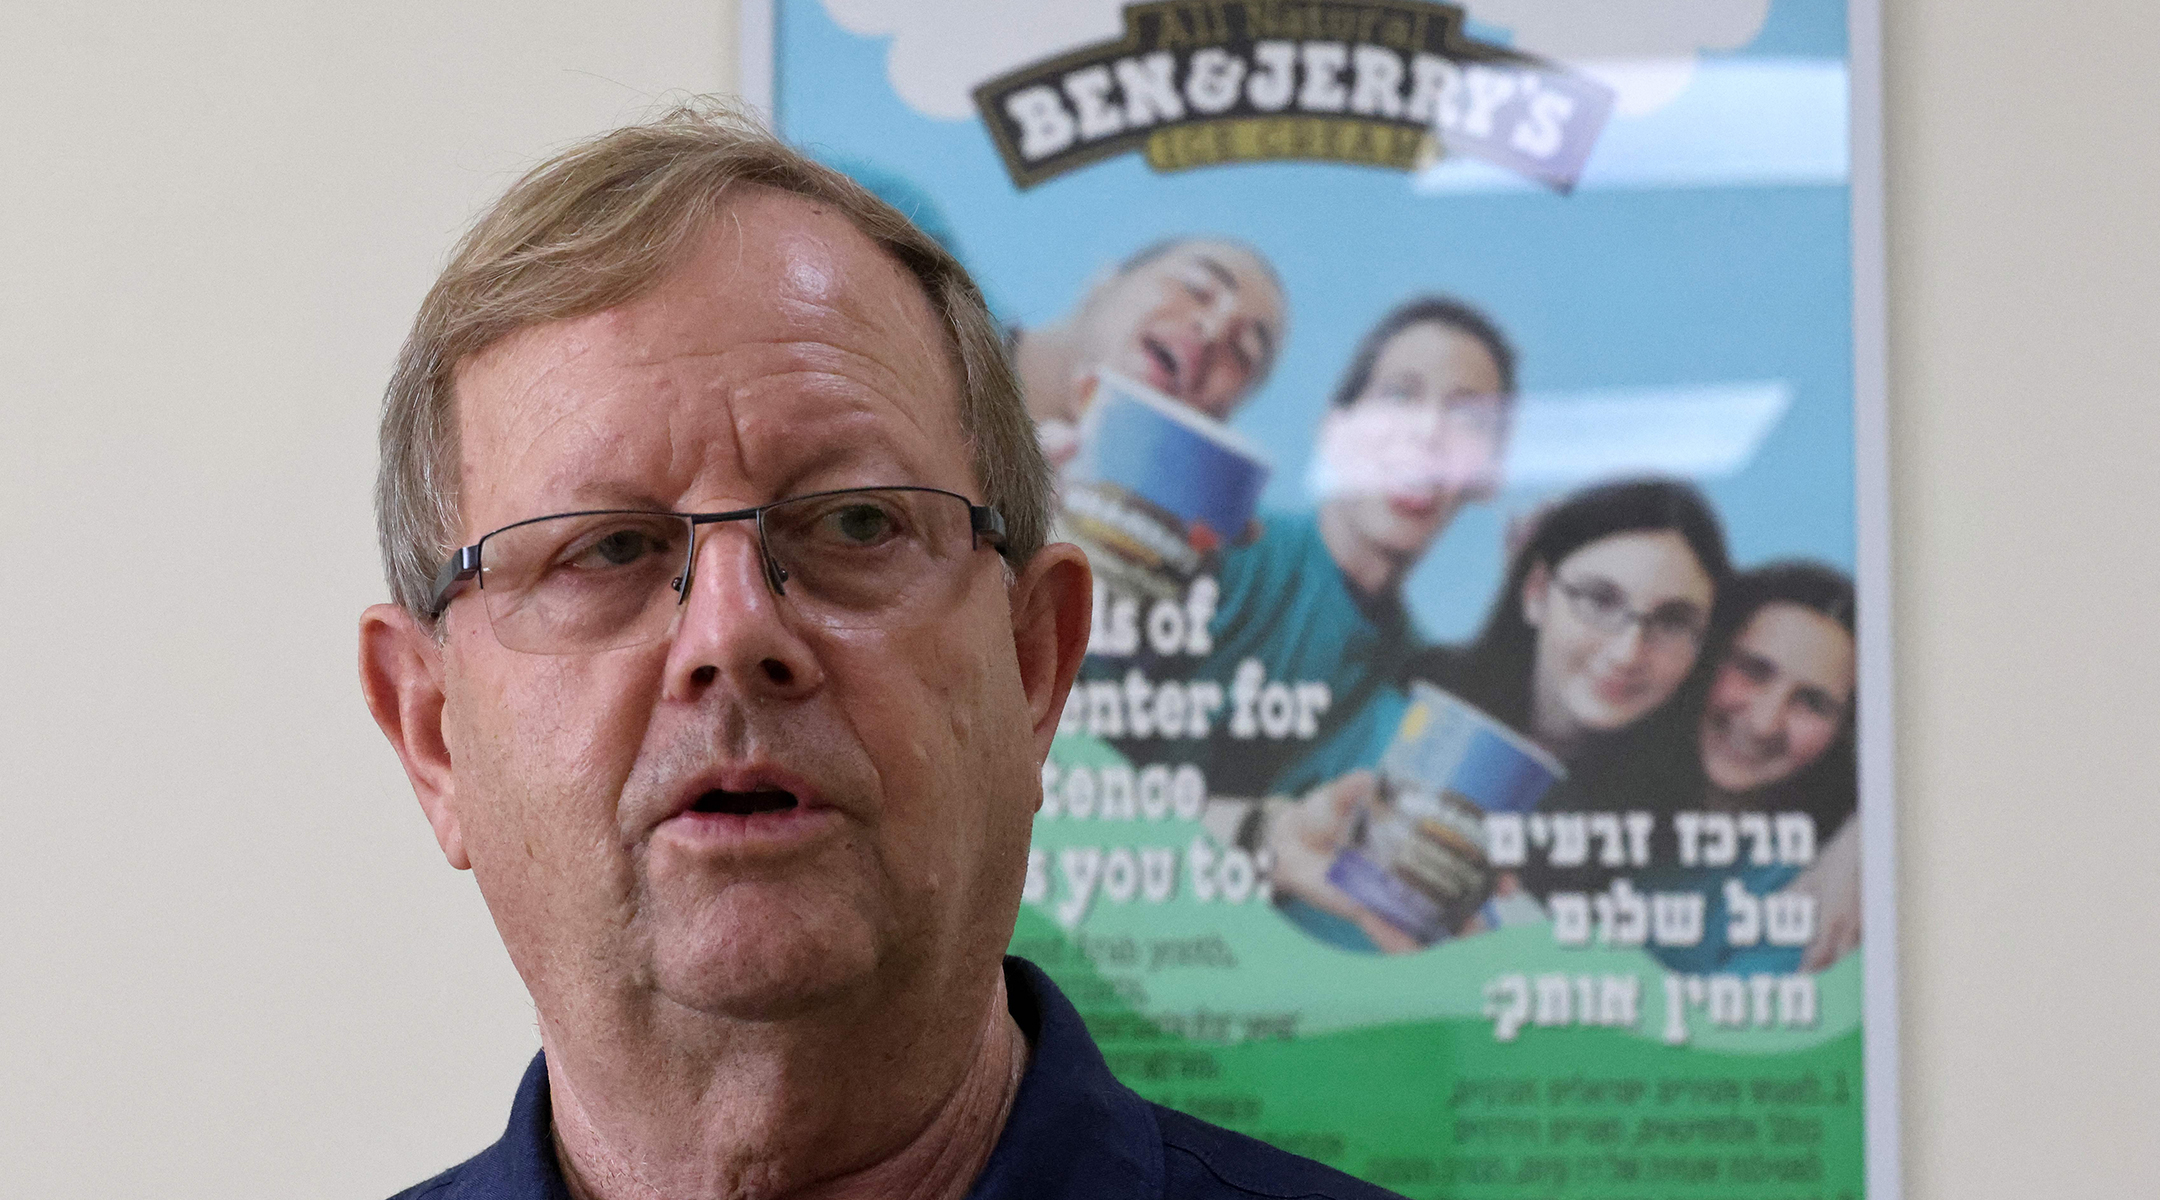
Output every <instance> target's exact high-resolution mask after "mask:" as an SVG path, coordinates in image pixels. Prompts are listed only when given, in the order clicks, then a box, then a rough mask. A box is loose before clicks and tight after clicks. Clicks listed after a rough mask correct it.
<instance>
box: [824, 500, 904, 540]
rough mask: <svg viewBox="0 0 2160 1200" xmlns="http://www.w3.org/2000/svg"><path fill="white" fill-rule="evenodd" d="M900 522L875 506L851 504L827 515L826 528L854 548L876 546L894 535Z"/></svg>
mask: <svg viewBox="0 0 2160 1200" xmlns="http://www.w3.org/2000/svg"><path fill="white" fill-rule="evenodd" d="M897 524H898V522H896V521H894V520H893V515H892V514H891V513H889V512H886V511H885V510H884V509H882V508H879V507H878V506H877V505H875V504H850V505H848V506H847V507H845V508H840V509H835V510H834V511H832V512H830V513H827V514H826V515H825V526H826V528H827V529H828V530H829V531H831V532H832V533H833V534H835V535H837V536H838V537H839V539H840V540H841V541H843V542H846V543H848V544H849V545H854V546H874V545H876V544H878V543H879V542H882V541H884V540H885V539H886V538H889V537H891V536H892V535H893V531H894V527H895V526H896V525H897Z"/></svg>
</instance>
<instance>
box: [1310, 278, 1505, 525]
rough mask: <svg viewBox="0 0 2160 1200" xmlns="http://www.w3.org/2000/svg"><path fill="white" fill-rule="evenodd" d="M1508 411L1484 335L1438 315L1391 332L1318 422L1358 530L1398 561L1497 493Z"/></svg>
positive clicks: (1331, 475)
mask: <svg viewBox="0 0 2160 1200" xmlns="http://www.w3.org/2000/svg"><path fill="white" fill-rule="evenodd" d="M1508 417H1509V412H1508V400H1507V398H1506V397H1505V396H1503V395H1502V394H1501V380H1500V365H1499V364H1498V363H1497V362H1495V361H1494V360H1493V355H1492V351H1491V350H1489V349H1487V348H1486V346H1485V343H1484V342H1482V341H1480V340H1478V339H1477V338H1475V337H1472V336H1470V335H1469V334H1467V333H1464V332H1462V331H1461V330H1459V329H1456V328H1455V327H1453V326H1451V325H1445V324H1441V323H1439V322H1433V321H1428V322H1422V323H1420V324H1416V325H1411V326H1409V327H1408V328H1406V329H1404V330H1402V331H1401V332H1400V333H1397V334H1396V335H1395V336H1394V337H1391V338H1389V339H1388V340H1387V342H1386V344H1384V345H1383V346H1381V348H1380V353H1379V355H1378V357H1376V358H1375V359H1374V360H1373V368H1372V374H1371V375H1370V376H1368V377H1367V379H1366V381H1365V386H1364V388H1363V389H1362V390H1361V391H1359V393H1358V395H1357V396H1356V398H1354V399H1353V400H1352V401H1351V402H1350V403H1349V404H1348V405H1347V406H1345V407H1342V408H1337V409H1333V410H1331V411H1330V412H1329V413H1328V415H1327V417H1326V419H1325V420H1324V421H1323V422H1322V424H1321V429H1320V447H1319V455H1320V458H1321V460H1322V463H1323V466H1324V469H1325V470H1326V471H1327V473H1328V483H1327V487H1328V489H1329V491H1330V492H1331V493H1332V495H1333V497H1334V498H1335V502H1336V503H1337V504H1338V505H1339V507H1340V510H1341V512H1342V513H1343V515H1344V516H1345V517H1346V518H1347V520H1346V522H1345V524H1346V526H1347V527H1348V529H1349V531H1350V532H1351V534H1352V535H1353V536H1355V537H1357V538H1358V539H1359V540H1361V541H1363V542H1366V543H1369V544H1371V545H1372V546H1374V547H1376V548H1378V549H1380V550H1382V551H1383V552H1385V553H1386V554H1387V555H1388V556H1390V557H1392V558H1395V559H1398V560H1414V559H1417V558H1419V557H1421V556H1423V555H1424V553H1425V551H1426V550H1427V549H1428V548H1429V547H1430V546H1431V545H1432V542H1433V539H1434V538H1436V537H1438V536H1439V535H1440V532H1441V531H1442V530H1444V529H1446V528H1447V525H1448V522H1449V521H1451V520H1453V519H1454V516H1455V513H1456V511H1457V510H1459V509H1460V508H1461V507H1462V506H1463V505H1464V504H1466V503H1469V502H1471V501H1473V500H1479V499H1483V498H1484V497H1486V496H1488V495H1490V494H1491V493H1492V491H1493V488H1494V486H1495V484H1496V483H1497V482H1498V480H1499V474H1500V456H1501V453H1502V451H1503V450H1504V449H1505V448H1506V440H1507V432H1508Z"/></svg>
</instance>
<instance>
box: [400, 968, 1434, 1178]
mask: <svg viewBox="0 0 2160 1200" xmlns="http://www.w3.org/2000/svg"><path fill="white" fill-rule="evenodd" d="M1005 985H1006V990H1007V992H1008V994H1009V995H1010V996H1011V1009H1012V1015H1013V1019H1014V1020H1015V1021H1017V1022H1018V1023H1019V1025H1020V1028H1021V1031H1022V1032H1024V1033H1026V1034H1027V1035H1028V1041H1029V1042H1030V1043H1032V1044H1033V1046H1034V1055H1033V1057H1032V1058H1031V1059H1030V1060H1029V1062H1028V1068H1027V1074H1026V1075H1024V1076H1022V1077H1021V1079H1020V1094H1019V1095H1018V1096H1015V1097H1014V1098H1013V1107H1012V1113H1011V1115H1010V1116H1009V1117H1007V1119H1006V1121H1005V1131H1004V1132H1003V1133H1002V1134H1000V1135H999V1136H998V1144H997V1148H996V1149H995V1150H993V1151H991V1153H990V1161H989V1162H988V1163H987V1164H986V1165H985V1166H984V1167H983V1173H982V1177H981V1178H980V1179H977V1180H976V1181H975V1186H974V1188H973V1189H972V1190H970V1191H969V1192H968V1197H969V1200H1061V1198H1066V1197H1070V1198H1071V1200H1103V1198H1104V1197H1124V1196H1130V1197H1146V1198H1148V1200H1154V1198H1156V1197H1161V1198H1162V1200H1188V1198H1191V1200H1234V1198H1239V1197H1268V1198H1270V1200H1291V1198H1293V1197H1321V1198H1325V1200H1386V1198H1389V1197H1394V1195H1395V1194H1394V1193H1393V1192H1388V1191H1383V1190H1381V1189H1380V1188H1376V1187H1374V1186H1372V1185H1371V1184H1369V1183H1364V1182H1362V1181H1360V1180H1357V1179H1353V1178H1351V1177H1350V1176H1348V1175H1345V1174H1343V1173H1342V1172H1340V1171H1337V1170H1334V1169H1332V1168H1329V1167H1324V1166H1322V1165H1320V1164H1319V1163H1316V1162H1313V1161H1311V1160H1310V1159H1304V1158H1299V1157H1298V1156H1296V1155H1294V1154H1287V1153H1285V1152H1283V1151H1281V1150H1277V1149H1276V1148H1274V1147H1273V1146H1270V1145H1268V1144H1267V1143H1265V1142H1260V1141H1255V1140H1254V1139H1252V1138H1249V1137H1246V1136H1244V1135H1243V1134H1237V1133H1232V1132H1230V1131H1229V1130H1227V1129H1221V1128H1218V1127H1216V1126H1214V1125H1210V1124H1208V1123H1207V1122H1205V1121H1201V1120H1197V1119H1195V1118H1193V1117H1188V1116H1186V1115H1185V1114H1184V1113H1181V1112H1177V1111H1176V1110H1174V1109H1168V1108H1164V1107H1162V1106H1161V1105H1159V1104H1150V1103H1148V1102H1147V1101H1145V1100H1142V1099H1141V1098H1140V1097H1139V1096H1137V1095H1135V1094H1134V1093H1133V1091H1132V1089H1130V1088H1128V1087H1126V1086H1125V1085H1124V1084H1121V1083H1119V1082H1118V1081H1117V1079H1116V1077H1115V1076H1113V1075H1111V1074H1110V1068H1109V1067H1108V1066H1107V1065H1106V1064H1105V1063H1104V1062H1103V1057H1102V1052H1101V1051H1099V1050H1097V1049H1096V1048H1095V1041H1094V1039H1093V1038H1091V1037H1089V1036H1088V1031H1087V1027H1086V1026H1085V1025H1082V1024H1081V1023H1080V1014H1079V1013H1078V1012H1075V1011H1074V1010H1073V1006H1072V1003H1071V1001H1068V1000H1067V999H1065V996H1064V994H1063V993H1061V992H1059V991H1058V990H1057V987H1056V985H1054V984H1052V983H1051V982H1050V978H1049V977H1048V976H1046V975H1044V974H1043V973H1042V970H1041V969H1040V968H1038V967H1037V966H1035V964H1033V963H1031V962H1028V961H1027V960H1025V959H1020V958H1007V959H1006V960H1005ZM549 1120H550V1116H549V1109H548V1082H547V1064H546V1062H545V1061H544V1059H543V1058H542V1057H541V1056H539V1055H535V1056H534V1057H533V1061H532V1065H531V1066H529V1067H527V1068H526V1069H525V1078H524V1081H523V1082H521V1083H519V1084H518V1091H517V1101H516V1103H514V1104H513V1105H512V1106H511V1109H510V1126H509V1128H508V1129H505V1130H504V1131H503V1136H502V1140H501V1141H499V1142H496V1143H495V1144H494V1145H492V1146H490V1147H488V1148H487V1149H485V1150H483V1151H481V1152H480V1153H479V1154H477V1155H475V1156H474V1157H472V1158H471V1159H468V1160H467V1161H465V1162H463V1163H461V1164H459V1165H458V1166H455V1167H452V1168H450V1169H449V1170H447V1171H445V1172H443V1173H442V1174H440V1175H437V1176H436V1177H435V1178H433V1179H430V1180H428V1181H427V1182H426V1183H423V1184H420V1185H419V1186H417V1187H414V1188H410V1189H408V1190H406V1191H403V1192H399V1193H398V1194H397V1195H396V1196H394V1197H392V1198H391V1200H569V1195H570V1193H569V1192H568V1190H567V1189H565V1187H564V1186H563V1179H562V1172H561V1170H560V1169H559V1168H557V1166H556V1165H555V1144H554V1139H553V1136H552V1134H551V1133H550V1129H549ZM1395 1200H1400V1198H1399V1197H1396V1198H1395Z"/></svg>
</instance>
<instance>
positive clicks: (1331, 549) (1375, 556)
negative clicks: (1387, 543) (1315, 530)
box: [1320, 501, 1411, 602]
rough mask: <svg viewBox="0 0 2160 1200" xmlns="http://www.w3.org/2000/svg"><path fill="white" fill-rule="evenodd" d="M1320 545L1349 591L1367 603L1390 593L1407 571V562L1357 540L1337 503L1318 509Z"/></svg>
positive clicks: (1347, 515)
mask: <svg viewBox="0 0 2160 1200" xmlns="http://www.w3.org/2000/svg"><path fill="white" fill-rule="evenodd" d="M1320 543H1321V544H1322V545H1324V546H1326V547H1327V552H1328V557H1329V558H1332V559H1334V560H1335V565H1336V567H1337V568H1339V569H1340V570H1341V571H1342V573H1343V578H1344V579H1345V580H1347V581H1349V584H1350V588H1351V590H1352V591H1354V592H1356V593H1357V594H1358V596H1359V598H1360V599H1362V600H1365V601H1367V602H1370V601H1373V600H1376V599H1378V598H1380V597H1381V596H1384V595H1387V594H1388V593H1389V592H1392V591H1394V590H1395V588H1396V586H1397V585H1398V584H1400V583H1402V581H1403V576H1404V575H1406V574H1408V573H1409V570H1410V562H1411V560H1409V559H1407V558H1404V557H1402V556H1401V555H1396V554H1390V553H1389V552H1388V551H1387V549H1386V548H1385V547H1383V546H1380V545H1378V544H1377V543H1375V542H1373V541H1371V540H1370V539H1368V538H1362V537H1359V536H1358V535H1357V531H1356V527H1355V526H1354V525H1353V524H1352V522H1351V520H1350V514H1349V512H1348V511H1347V510H1346V508H1345V507H1344V505H1343V504H1342V503H1341V502H1339V501H1330V502H1329V503H1326V504H1322V505H1321V506H1320Z"/></svg>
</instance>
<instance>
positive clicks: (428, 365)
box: [375, 100, 1051, 623]
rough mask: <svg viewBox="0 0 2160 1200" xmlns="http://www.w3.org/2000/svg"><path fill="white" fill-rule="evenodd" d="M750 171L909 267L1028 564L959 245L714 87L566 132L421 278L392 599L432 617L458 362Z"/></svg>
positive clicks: (402, 363)
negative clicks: (950, 246) (951, 249)
mask: <svg viewBox="0 0 2160 1200" xmlns="http://www.w3.org/2000/svg"><path fill="white" fill-rule="evenodd" d="M743 186H754V187H763V188H770V189H773V190H775V191H780V192H785V193H790V194H793V195H797V196H801V197H803V198H805V199H808V200H812V201H815V202H817V203H819V204H823V205H829V206H831V207H832V208H834V209H836V210H838V212H839V213H840V214H841V215H842V216H844V217H846V218H847V219H848V220H849V221H850V222H852V223H853V224H854V226H855V227H856V228H857V229H859V230H861V231H862V232H863V234H864V235H865V236H867V237H868V238H869V239H870V240H871V241H872V242H874V243H876V244H877V246H878V247H879V248H880V249H882V250H883V251H884V252H885V253H887V254H889V255H891V256H892V257H893V259H894V260H896V261H897V262H898V263H899V264H900V265H901V266H902V267H903V268H904V269H906V270H907V272H908V273H909V274H910V275H911V276H913V277H914V279H915V280H916V282H918V283H919V284H920V285H921V286H922V289H923V293H924V295H925V296H927V297H928V298H929V301H930V305H931V307H932V308H933V309H934V310H935V311H936V312H937V314H938V318H939V320H940V322H941V323H942V324H943V326H944V329H945V333H946V336H947V338H948V339H949V344H948V349H949V350H950V352H951V354H952V360H953V364H954V367H955V370H956V374H957V375H958V377H959V380H960V414H959V415H960V428H961V430H962V431H963V433H964V434H965V435H966V436H967V438H968V442H969V451H970V454H971V457H972V460H973V465H974V469H975V477H976V482H977V483H978V484H980V485H981V487H982V491H983V495H982V503H984V504H990V505H994V506H996V507H997V509H998V510H999V511H1000V512H1001V513H1003V514H1004V517H1005V528H1006V558H1007V561H1008V562H1011V563H1025V562H1026V561H1027V560H1028V558H1029V557H1030V556H1031V555H1033V554H1034V553H1035V551H1036V550H1038V549H1040V548H1041V547H1042V544H1043V541H1044V539H1045V538H1046V536H1047V535H1048V532H1049V524H1050V505H1051V487H1050V473H1049V468H1048V467H1047V466H1046V465H1045V463H1044V460H1043V456H1042V451H1041V449H1040V447H1039V446H1038V444H1037V443H1036V440H1035V431H1034V426H1033V423H1032V422H1031V421H1030V420H1029V418H1028V415H1027V412H1026V409H1025V408H1024V406H1023V405H1022V403H1021V399H1020V384H1019V381H1018V379H1017V377H1016V376H1015V375H1014V373H1013V368H1012V365H1011V363H1010V361H1009V360H1008V359H1007V357H1006V353H1005V345H1004V339H1003V337H1002V336H1001V334H1000V331H999V329H998V326H997V323H996V322H995V321H994V320H993V319H992V318H991V316H990V310H989V308H988V306H987V305H985V304H984V302H983V297H982V292H981V291H980V290H979V289H978V288H977V287H976V286H975V283H974V281H973V280H971V279H970V278H968V274H967V271H966V270H965V269H964V268H963V267H961V265H960V263H959V262H958V260H956V259H954V258H953V256H952V255H951V254H950V253H948V252H947V251H946V250H945V248H944V247H943V246H940V245H939V244H938V243H937V241H936V240H934V239H933V238H931V237H930V236H929V235H928V234H925V233H924V232H922V231H921V230H920V229H917V228H916V227H915V226H914V224H913V223H911V222H910V221H909V220H908V219H907V218H906V217H904V216H902V215H901V214H900V213H899V212H898V211H896V210H895V209H894V208H893V207H892V206H891V205H889V204H886V203H885V202H884V201H882V200H880V199H878V198H877V197H876V196H874V195H872V194H871V193H870V192H869V191H868V190H866V189H864V188H863V187H862V186H861V185H860V184H857V183H856V182H855V181H853V180H851V179H849V178H848V177H847V176H845V175H842V174H840V173H839V172H838V171H834V170H832V169H830V168H828V167H825V166H822V165H820V164H818V163H816V162H813V161H811V160H810V159H809V158H806V157H805V156H803V155H802V154H800V153H798V152H797V151H795V150H794V149H792V148H790V147H789V146H788V145H787V144H786V143H784V142H782V141H780V140H779V139H778V138H776V137H774V136H773V135H772V134H771V133H769V132H767V131H766V130H765V129H764V128H763V127H762V126H760V125H759V124H758V123H757V122H756V121H754V120H752V119H750V118H748V117H746V116H744V115H743V114H742V113H741V112H740V111H739V110H737V109H735V108H733V107H732V106H730V105H728V104H726V103H725V102H721V101H715V100H702V101H699V102H696V103H694V104H690V105H685V106H682V107H678V108H676V109H674V110H672V111H670V112H668V113H666V114H664V115H662V116H660V117H658V118H656V119H654V120H651V121H648V122H645V123H643V124H639V125H633V126H629V127H627V128H624V129H618V130H615V131H614V132H612V133H608V134H603V135H601V136H599V137H596V138H593V139H591V140H589V141H586V142H582V143H580V144H578V145H575V146H572V147H571V148H569V149H568V150H565V151H563V152H561V153H560V154H557V155H555V156H554V157H553V158H550V159H549V160H547V161H546V162H543V163H541V164H540V165H539V166H537V167H535V168H533V169H532V170H531V171H530V172H528V173H527V174H526V175H525V176H524V178H522V179H520V180H518V181H517V182H516V183H515V184H513V185H511V187H510V190H509V191H507V192H505V193H504V194H503V196H502V198H501V199H499V200H497V201H496V202H495V203H494V205H492V206H491V207H490V208H488V210H487V211H486V212H484V213H482V214H481V216H480V218H479V220H477V221H476V222H474V224H473V226H472V228H471V229H470V230H469V231H467V232H466V234H465V236H464V237H463V238H462V239H460V240H459V241H458V244H457V246H456V248H455V249H454V250H453V251H452V252H451V255H450V261H449V264H448V265H447V266H445V267H444V268H443V271H442V274H441V276H440V277H438V278H437V279H436V281H435V286H434V287H432V288H430V289H428V294H427V298H426V299H425V300H423V301H422V302H421V304H420V313H419V315H418V316H417V317H415V318H414V320H413V327H412V332H411V334H410V335H409V336H408V337H407V338H406V340H405V346H404V349H403V350H402V351H401V352H400V354H399V355H398V362H397V369H396V372H395V373H394V374H393V375H392V376H391V378H390V386H389V389H388V391H387V393H386V394H385V396H384V398H383V414H382V431H381V450H382V465H381V471H380V474H379V475H378V476H377V479H376V487H375V520H376V528H377V533H378V535H379V536H380V538H381V540H382V555H383V571H384V574H385V575H386V576H387V578H388V580H389V584H390V594H391V597H392V598H393V599H394V600H395V601H396V602H397V603H398V604H400V605H402V606H404V608H405V609H406V611H408V612H410V613H412V614H413V615H414V616H416V617H418V618H420V619H421V621H422V622H424V623H432V618H431V617H430V615H429V614H428V612H427V611H426V610H427V607H428V601H429V599H430V593H431V592H432V591H433V590H434V586H435V572H436V571H437V569H438V568H439V567H440V566H441V565H442V564H443V562H444V561H445V560H446V559H447V558H448V557H449V556H450V554H451V553H452V552H453V551H454V550H456V549H457V541H458V535H459V528H460V518H459V485H460V479H459V475H460V471H459V463H458V454H459V445H458V417H457V399H456V395H455V391H454V385H455V380H456V373H457V369H458V366H459V364H461V363H463V362H464V361H465V360H467V359H468V358H470V357H472V356H473V355H474V354H477V353H479V352H480V351H482V350H484V349H486V348H487V347H488V346H490V345H493V344H494V343H495V342H496V341H498V340H500V339H501V338H503V337H505V336H507V335H509V334H511V333H514V332H516V331H518V330H520V329H523V328H526V327H527V326H531V325H537V324H541V323H543V322H548V321H559V320H565V319H568V318H572V317H579V316H584V315H586V314H588V313H595V312H600V311H602V310H604V309H609V308H613V307H615V306H617V305H620V304H624V303H627V302H629V301H631V300H634V299H636V298H638V297H639V296H641V295H643V294H644V293H646V292H648V291H650V290H651V289H652V288H653V287H655V286H657V285H658V284H659V282H660V281H661V279H662V278H663V277H664V276H665V275H666V274H667V272H668V270H669V269H670V268H671V267H673V266H674V265H675V264H676V262H677V261H678V260H679V259H680V258H681V256H682V254H683V252H684V250H685V248H686V245H687V243H688V242H690V241H691V240H692V239H693V238H694V237H696V236H697V235H698V234H699V233H700V232H701V231H702V230H703V229H704V228H705V227H706V225H707V224H708V223H709V222H710V221H711V220H712V219H713V218H714V217H715V216H716V215H717V214H718V213H719V212H720V210H721V208H722V207H723V206H724V204H725V203H726V200H727V197H728V194H729V193H730V192H731V191H732V190H734V189H736V188H739V187H743Z"/></svg>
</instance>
